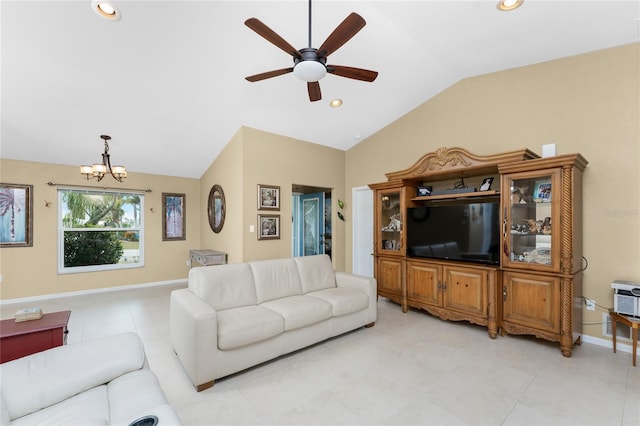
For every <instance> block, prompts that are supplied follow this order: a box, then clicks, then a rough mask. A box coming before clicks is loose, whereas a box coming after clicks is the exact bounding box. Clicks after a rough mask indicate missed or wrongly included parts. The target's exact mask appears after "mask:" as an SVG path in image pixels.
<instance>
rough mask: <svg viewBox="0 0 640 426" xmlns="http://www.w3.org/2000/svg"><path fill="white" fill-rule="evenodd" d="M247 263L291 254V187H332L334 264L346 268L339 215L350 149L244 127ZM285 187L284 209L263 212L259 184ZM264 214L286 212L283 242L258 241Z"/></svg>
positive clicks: (281, 234) (282, 202)
mask: <svg viewBox="0 0 640 426" xmlns="http://www.w3.org/2000/svg"><path fill="white" fill-rule="evenodd" d="M243 135H244V157H243V166H242V167H243V170H244V175H243V180H244V183H243V187H244V196H243V203H244V211H243V217H244V233H243V242H244V260H245V261H249V260H256V259H269V258H277V257H290V256H291V185H292V184H299V185H309V186H319V187H325V188H331V189H332V202H333V208H332V216H333V217H332V224H333V264H334V267H335V268H336V269H338V270H344V241H345V236H344V222H342V221H340V220H338V218H337V216H336V214H337V213H336V207H335V206H336V203H337V201H336V200H337V199H344V197H345V190H344V158H345V153H344V151H340V150H337V149H332V148H327V147H324V146H321V145H316V144H312V143H307V142H302V141H300V140H296V139H291V138H288V137H285V136H280V135H275V134H273V133H267V132H263V131H260V130H255V129H251V128H243ZM258 184H263V185H276V186H279V187H280V211H279V212H271V211H258V202H257V185H258ZM258 213H266V214H271V213H273V214H280V223H281V229H280V239H279V240H261V241H258V239H257V234H256V233H249V232H248V230H249V225H255V226H256V229H257V215H258Z"/></svg>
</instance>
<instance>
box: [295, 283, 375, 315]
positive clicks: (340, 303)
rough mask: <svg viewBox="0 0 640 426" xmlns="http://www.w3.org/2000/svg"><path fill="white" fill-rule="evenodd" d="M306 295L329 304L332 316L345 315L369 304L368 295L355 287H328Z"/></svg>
mask: <svg viewBox="0 0 640 426" xmlns="http://www.w3.org/2000/svg"><path fill="white" fill-rule="evenodd" d="M308 296H313V297H318V298H320V299H322V300H324V301H326V302H329V303H330V304H331V308H332V314H333V316H334V317H339V316H342V315H347V314H350V313H353V312H358V311H361V310H363V309H366V308H367V306H369V296H367V294H366V293H365V292H363V291H360V290H357V289H355V288H344V287H338V288H328V289H325V290H319V291H314V292H312V293H309V294H308Z"/></svg>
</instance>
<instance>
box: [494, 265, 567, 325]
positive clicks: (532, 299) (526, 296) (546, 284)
mask: <svg viewBox="0 0 640 426" xmlns="http://www.w3.org/2000/svg"><path fill="white" fill-rule="evenodd" d="M502 285H503V314H502V318H503V320H504V321H508V322H511V323H515V324H520V325H522V326H526V327H532V328H536V329H538V330H544V331H549V332H552V333H559V332H560V278H558V277H553V276H545V275H531V274H526V273H519V272H507V271H505V272H504V274H503V279H502Z"/></svg>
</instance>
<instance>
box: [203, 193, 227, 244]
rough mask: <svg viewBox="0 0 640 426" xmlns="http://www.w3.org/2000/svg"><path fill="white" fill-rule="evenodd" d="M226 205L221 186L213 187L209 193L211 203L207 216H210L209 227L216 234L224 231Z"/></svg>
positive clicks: (208, 205)
mask: <svg viewBox="0 0 640 426" xmlns="http://www.w3.org/2000/svg"><path fill="white" fill-rule="evenodd" d="M226 210H227V207H226V203H225V200H224V191H223V190H222V187H221V186H220V185H217V184H216V185H213V186H212V187H211V191H209V201H208V202H207V214H208V216H209V226H211V230H212V231H213V232H215V233H216V234H217V233H218V232H220V231H222V226H223V225H224V217H225V214H226Z"/></svg>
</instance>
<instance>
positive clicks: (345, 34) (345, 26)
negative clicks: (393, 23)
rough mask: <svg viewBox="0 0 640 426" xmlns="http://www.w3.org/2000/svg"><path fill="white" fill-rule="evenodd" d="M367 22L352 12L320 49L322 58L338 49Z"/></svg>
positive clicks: (319, 52)
mask: <svg viewBox="0 0 640 426" xmlns="http://www.w3.org/2000/svg"><path fill="white" fill-rule="evenodd" d="M366 24H367V22H366V21H365V20H364V18H363V17H362V16H360V15H358V14H357V13H355V12H352V13H351V14H350V15H349V16H347V17H346V18H345V19H344V21H342V23H341V24H340V25H338V26H337V27H336V29H335V30H333V32H332V33H331V34H329V37H327V39H326V40H325V41H324V43H322V46H320V48H319V49H318V55H319V56H320V57H321V58H326V57H327V56H329V55H330V54H332V53H333V52H335V51H336V50H338V49H339V48H340V47H341V46H342V45H343V44H345V43H346V42H348V41H349V40H351V38H352V37H353V36H354V35H356V34H357V33H358V31H360V30H361V29H362V28H363V27H364V26H365V25H366Z"/></svg>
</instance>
